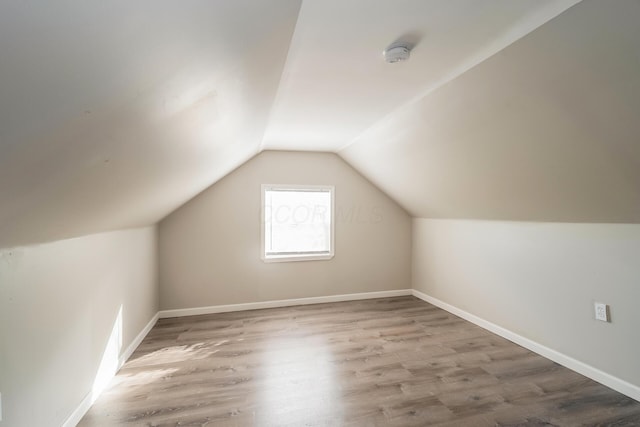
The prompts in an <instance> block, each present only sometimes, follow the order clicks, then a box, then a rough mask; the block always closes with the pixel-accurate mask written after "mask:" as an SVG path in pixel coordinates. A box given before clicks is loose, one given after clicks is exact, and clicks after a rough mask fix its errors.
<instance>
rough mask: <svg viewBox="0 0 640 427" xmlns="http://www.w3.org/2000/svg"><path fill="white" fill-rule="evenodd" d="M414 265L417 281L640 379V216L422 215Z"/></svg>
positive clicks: (453, 301) (416, 226)
mask: <svg viewBox="0 0 640 427" xmlns="http://www.w3.org/2000/svg"><path fill="white" fill-rule="evenodd" d="M412 270H413V277H412V281H413V287H414V289H417V290H419V291H421V292H424V293H426V294H427V295H429V296H432V297H435V298H437V299H440V300H442V301H444V302H445V303H448V304H450V305H452V306H454V307H457V308H459V309H462V310H464V311H467V312H469V313H471V314H473V315H476V316H478V317H480V318H482V319H484V320H488V321H489V322H492V323H494V324H497V325H498V326H501V327H503V328H506V329H508V330H510V331H512V332H515V333H517V334H519V335H521V336H524V337H525V338H528V339H530V340H533V341H535V342H537V343H539V344H542V345H544V346H547V347H549V348H551V349H553V350H555V351H558V352H560V353H563V354H564V355H567V356H570V357H572V358H574V359H577V360H579V361H582V362H584V363H586V364H588V365H591V366H592V367H595V368H597V369H600V370H602V371H604V372H606V373H608V374H610V375H613V376H615V377H617V378H619V379H622V380H624V381H627V382H629V383H631V384H633V385H635V386H640V363H639V361H640V332H639V331H638V327H640V310H639V309H638V303H639V302H640V225H637V224H562V223H525V222H489V221H466V220H429V219H414V220H413V266H412ZM594 301H600V302H604V303H607V304H610V305H611V316H612V322H611V323H603V322H598V321H596V320H594V314H593V303H594Z"/></svg>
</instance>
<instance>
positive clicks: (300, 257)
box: [260, 184, 335, 262]
mask: <svg viewBox="0 0 640 427" xmlns="http://www.w3.org/2000/svg"><path fill="white" fill-rule="evenodd" d="M268 190H280V191H323V192H329V193H330V194H331V227H330V233H331V236H330V239H329V251H328V252H326V253H325V252H322V253H317V252H309V253H305V252H302V253H299V254H285V255H267V253H266V247H265V244H266V242H265V240H266V239H265V232H266V227H265V223H266V215H267V211H266V209H265V192H266V191H268ZM260 193H261V198H260V210H261V215H260V257H261V258H262V260H263V261H264V262H291V261H322V260H329V259H331V258H333V256H334V253H335V244H334V242H335V187H334V186H333V185H281V184H262V188H261V191H260Z"/></svg>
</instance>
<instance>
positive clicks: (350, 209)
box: [159, 151, 411, 309]
mask: <svg viewBox="0 0 640 427" xmlns="http://www.w3.org/2000/svg"><path fill="white" fill-rule="evenodd" d="M261 184H310V185H335V204H336V224H335V257H334V258H333V259H331V260H329V261H308V262H289V263H264V262H263V261H262V260H261V258H260V198H261V189H260V186H261ZM159 260H160V294H161V303H160V305H161V308H162V309H179V308H193V307H203V306H211V305H220V304H234V303H247V302H258V301H268V300H279V299H288V298H302V297H314V296H326V295H336V294H347V293H356V292H371V291H383V290H392V289H405V288H409V287H410V286H411V283H410V275H411V219H410V217H409V216H408V214H407V213H406V212H405V211H404V210H403V209H402V208H400V207H399V206H398V205H397V204H396V203H394V202H393V201H392V200H391V199H389V198H388V197H387V196H386V195H385V194H383V193H382V192H380V191H379V190H378V189H377V188H376V187H374V186H373V185H371V184H370V183H369V182H368V181H367V180H365V179H364V178H363V177H362V176H361V175H359V174H358V173H357V172H355V171H354V170H353V169H352V168H351V167H350V166H348V165H347V164H346V163H345V162H344V161H343V160H341V159H340V158H339V157H338V156H337V155H335V154H329V153H309V152H275V151H265V152H263V153H261V154H259V155H258V156H256V157H255V158H254V159H252V160H251V161H249V162H248V163H246V164H245V165H243V166H242V167H240V168H239V169H237V170H236V171H234V172H233V173H232V174H230V175H228V176H227V177H225V178H224V179H223V180H221V181H219V182H218V183H217V184H215V185H214V186H212V187H210V188H209V189H208V190H206V191H204V192H203V193H201V194H200V195H198V196H197V197H196V198H194V199H193V200H191V201H190V202H189V203H187V204H186V205H184V206H183V207H181V208H180V209H178V210H177V211H176V212H174V213H173V214H171V215H170V216H168V217H167V218H165V219H164V220H163V221H162V222H161V223H160V231H159Z"/></svg>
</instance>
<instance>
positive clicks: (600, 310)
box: [594, 302, 610, 322]
mask: <svg viewBox="0 0 640 427" xmlns="http://www.w3.org/2000/svg"><path fill="white" fill-rule="evenodd" d="M594 307H595V311H596V320H601V321H603V322H609V321H610V319H609V306H608V305H607V304H604V303H601V302H596V303H594Z"/></svg>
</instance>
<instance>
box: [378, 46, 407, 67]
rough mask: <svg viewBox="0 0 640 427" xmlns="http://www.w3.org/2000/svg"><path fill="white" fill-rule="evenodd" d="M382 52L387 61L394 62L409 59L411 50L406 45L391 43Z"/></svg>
mask: <svg viewBox="0 0 640 427" xmlns="http://www.w3.org/2000/svg"><path fill="white" fill-rule="evenodd" d="M382 54H383V56H384V60H385V61H386V62H387V63H389V64H393V63H395V62H402V61H406V60H407V59H409V56H410V55H411V50H410V49H409V47H407V46H405V45H391V46H389V47H388V48H387V49H386V50H385V51H384V52H382Z"/></svg>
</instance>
